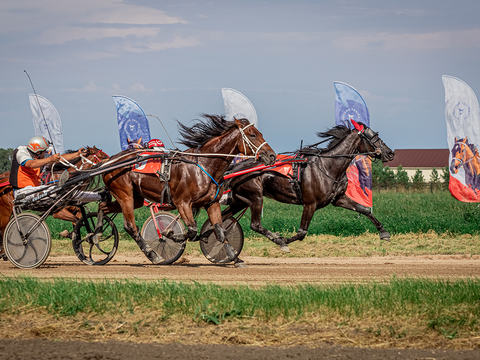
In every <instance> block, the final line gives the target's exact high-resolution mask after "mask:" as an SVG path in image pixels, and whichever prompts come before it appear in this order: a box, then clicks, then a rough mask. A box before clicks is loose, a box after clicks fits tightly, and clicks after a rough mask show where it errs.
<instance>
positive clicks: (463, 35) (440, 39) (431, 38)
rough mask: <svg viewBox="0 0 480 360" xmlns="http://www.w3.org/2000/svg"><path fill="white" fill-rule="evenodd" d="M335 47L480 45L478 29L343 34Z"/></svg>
mask: <svg viewBox="0 0 480 360" xmlns="http://www.w3.org/2000/svg"><path fill="white" fill-rule="evenodd" d="M335 45H336V46H337V47H340V48H343V49H348V50H356V49H362V50H369V49H372V48H382V49H386V50H395V49H397V50H404V49H411V50H438V49H459V48H472V47H473V48H478V47H480V29H468V30H453V31H437V32H428V33H401V34H397V33H387V32H381V33H371V34H363V35H345V36H340V37H339V38H337V39H336V40H335Z"/></svg>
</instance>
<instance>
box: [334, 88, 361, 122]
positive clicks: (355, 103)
mask: <svg viewBox="0 0 480 360" xmlns="http://www.w3.org/2000/svg"><path fill="white" fill-rule="evenodd" d="M333 86H334V87H335V123H336V124H337V125H343V126H346V127H348V128H349V129H352V128H353V125H352V123H351V121H350V120H351V119H353V120H355V121H356V122H362V123H364V124H365V125H367V126H368V127H370V114H369V113H368V108H367V104H365V101H364V100H363V98H362V97H361V96H360V94H359V93H358V91H357V90H355V89H354V88H353V87H352V86H350V85H348V84H346V83H343V82H339V81H335V82H334V83H333Z"/></svg>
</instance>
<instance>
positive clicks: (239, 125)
mask: <svg viewBox="0 0 480 360" xmlns="http://www.w3.org/2000/svg"><path fill="white" fill-rule="evenodd" d="M233 121H234V122H235V124H236V125H237V126H238V127H242V122H241V121H240V120H238V119H237V118H236V117H234V118H233Z"/></svg>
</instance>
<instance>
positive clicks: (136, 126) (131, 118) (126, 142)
mask: <svg viewBox="0 0 480 360" xmlns="http://www.w3.org/2000/svg"><path fill="white" fill-rule="evenodd" d="M112 97H113V101H114V102H115V106H116V108H117V123H118V133H119V135H120V146H121V148H122V150H126V149H129V148H130V149H131V148H141V147H143V146H144V144H145V143H147V142H149V141H150V127H149V125H148V119H147V117H146V115H145V113H144V112H143V110H142V108H141V107H140V106H139V105H138V104H137V103H136V102H135V101H134V100H132V99H129V98H128V97H126V96H120V95H115V96H112Z"/></svg>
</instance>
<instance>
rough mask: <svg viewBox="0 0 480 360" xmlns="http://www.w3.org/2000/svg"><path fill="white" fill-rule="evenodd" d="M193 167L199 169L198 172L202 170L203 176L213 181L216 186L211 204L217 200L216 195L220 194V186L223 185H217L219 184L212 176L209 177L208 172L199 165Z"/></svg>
mask: <svg viewBox="0 0 480 360" xmlns="http://www.w3.org/2000/svg"><path fill="white" fill-rule="evenodd" d="M195 165H197V166H198V167H199V168H200V170H202V171H203V172H204V173H205V174H207V176H208V177H209V178H210V179H211V180H212V181H213V183H214V184H215V185H217V192H216V193H215V196H214V198H213V199H212V201H211V203H212V202H214V201H215V199H216V198H217V196H218V193H219V192H220V187H221V186H222V184H223V183H222V184H219V183H218V182H217V181H216V180H215V179H214V178H213V176H212V175H210V174H209V173H208V171H207V170H205V169H204V168H203V167H202V165H200V164H195Z"/></svg>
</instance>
